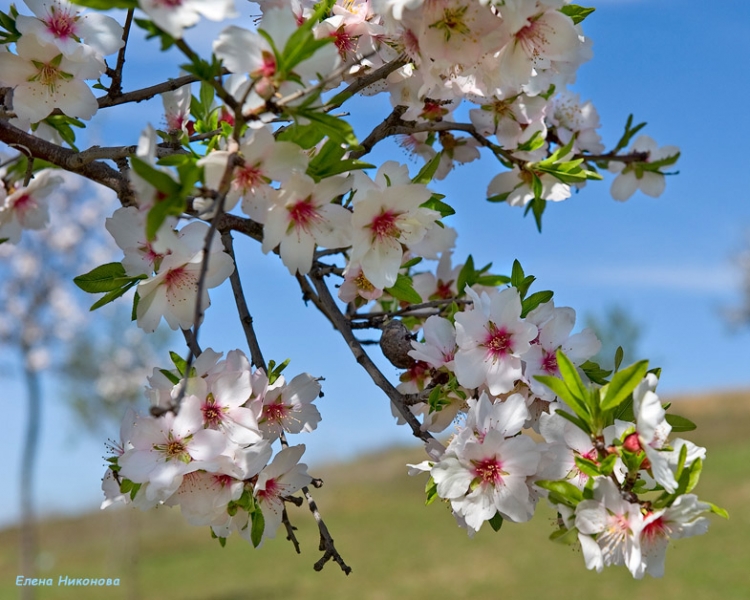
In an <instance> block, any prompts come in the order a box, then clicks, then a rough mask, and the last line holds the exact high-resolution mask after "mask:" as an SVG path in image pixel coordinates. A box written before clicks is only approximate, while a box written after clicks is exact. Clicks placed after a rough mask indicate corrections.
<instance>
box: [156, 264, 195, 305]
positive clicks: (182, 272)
mask: <svg viewBox="0 0 750 600" xmlns="http://www.w3.org/2000/svg"><path fill="white" fill-rule="evenodd" d="M164 285H165V286H166V287H167V294H168V296H169V297H170V298H171V299H172V300H175V297H176V296H178V297H179V298H178V299H179V300H180V301H184V300H185V299H187V298H188V297H192V296H193V295H194V294H195V292H196V290H197V289H198V279H197V277H196V276H195V273H192V272H190V271H188V270H187V269H186V268H185V266H181V267H177V268H175V269H169V271H167V273H166V274H165V275H164Z"/></svg>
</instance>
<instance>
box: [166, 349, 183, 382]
mask: <svg viewBox="0 0 750 600" xmlns="http://www.w3.org/2000/svg"><path fill="white" fill-rule="evenodd" d="M169 358H171V359H172V363H173V364H174V366H175V367H176V369H177V372H178V373H179V374H180V376H181V377H185V369H187V361H186V360H185V359H184V358H182V357H181V356H180V355H179V354H177V352H172V351H171V350H170V351H169Z"/></svg>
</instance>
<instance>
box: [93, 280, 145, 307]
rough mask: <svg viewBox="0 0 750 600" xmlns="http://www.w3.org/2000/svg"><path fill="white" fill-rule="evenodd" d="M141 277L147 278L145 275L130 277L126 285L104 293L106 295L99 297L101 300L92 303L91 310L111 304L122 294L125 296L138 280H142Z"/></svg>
mask: <svg viewBox="0 0 750 600" xmlns="http://www.w3.org/2000/svg"><path fill="white" fill-rule="evenodd" d="M140 279H145V277H136V278H133V279H129V280H128V283H126V284H125V285H123V286H122V287H121V288H119V289H116V290H112V291H111V292H108V293H106V294H104V296H102V297H101V298H99V300H97V301H96V302H94V303H93V304H92V305H91V307H90V308H89V310H90V311H93V310H96V309H97V308H101V307H102V306H105V305H106V304H109V303H110V302H112V301H114V300H117V299H118V298H120V297H121V296H124V295H125V293H126V292H127V291H128V290H129V289H130V288H132V287H133V286H135V285H136V284H137V283H138V281H140Z"/></svg>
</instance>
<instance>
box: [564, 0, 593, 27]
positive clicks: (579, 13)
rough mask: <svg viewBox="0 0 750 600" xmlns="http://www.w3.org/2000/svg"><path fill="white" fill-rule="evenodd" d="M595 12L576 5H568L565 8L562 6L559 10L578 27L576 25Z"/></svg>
mask: <svg viewBox="0 0 750 600" xmlns="http://www.w3.org/2000/svg"><path fill="white" fill-rule="evenodd" d="M595 10H596V9H595V8H585V7H583V6H578V5H577V4H568V5H566V6H563V7H562V8H561V9H560V12H561V13H562V14H564V15H568V16H569V17H570V18H571V19H573V23H574V24H575V25H578V23H580V22H581V21H583V20H584V19H585V18H586V17H588V16H589V15H590V14H591V13H592V12H594V11H595Z"/></svg>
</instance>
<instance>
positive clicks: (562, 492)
mask: <svg viewBox="0 0 750 600" xmlns="http://www.w3.org/2000/svg"><path fill="white" fill-rule="evenodd" d="M534 485H536V486H537V487H540V488H542V489H544V490H547V491H548V492H550V494H554V495H555V498H556V499H558V500H561V501H560V502H554V504H564V505H565V506H569V507H570V508H575V507H576V506H577V505H578V503H579V502H581V501H582V500H583V493H582V492H581V490H579V489H578V488H577V487H576V486H574V485H573V484H572V483H568V482H567V481H550V480H546V479H541V480H539V481H535V482H534Z"/></svg>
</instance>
